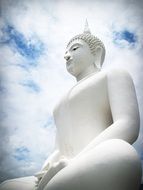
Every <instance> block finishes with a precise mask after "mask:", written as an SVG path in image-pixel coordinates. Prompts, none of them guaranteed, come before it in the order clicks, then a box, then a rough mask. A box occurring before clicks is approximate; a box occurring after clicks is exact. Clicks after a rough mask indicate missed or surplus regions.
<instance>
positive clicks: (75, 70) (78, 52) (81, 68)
mask: <svg viewBox="0 0 143 190" xmlns="http://www.w3.org/2000/svg"><path fill="white" fill-rule="evenodd" d="M64 58H65V59H66V68H67V71H68V72H69V73H70V74H72V75H73V76H75V77H77V76H78V75H80V74H81V73H82V72H85V70H86V69H87V68H88V67H89V66H91V64H94V59H95V57H94V55H92V54H91V50H90V48H89V45H88V44H87V43H86V42H84V41H83V40H81V39H76V40H74V41H73V42H72V43H71V44H70V45H69V46H68V47H67V49H66V52H65V56H64Z"/></svg>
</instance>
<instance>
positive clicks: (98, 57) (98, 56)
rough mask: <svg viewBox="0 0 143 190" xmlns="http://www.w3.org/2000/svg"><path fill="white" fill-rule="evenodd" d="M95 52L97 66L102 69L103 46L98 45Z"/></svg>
mask: <svg viewBox="0 0 143 190" xmlns="http://www.w3.org/2000/svg"><path fill="white" fill-rule="evenodd" d="M95 52H96V53H95V66H96V67H97V69H99V70H100V69H101V66H102V48H101V47H99V46H98V47H97V48H96V51H95Z"/></svg>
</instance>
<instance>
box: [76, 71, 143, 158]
mask: <svg viewBox="0 0 143 190" xmlns="http://www.w3.org/2000/svg"><path fill="white" fill-rule="evenodd" d="M107 84H108V96H109V104H110V107H111V113H112V118H113V124H112V125H110V126H109V127H108V128H107V129H106V130H104V131H103V132H102V133H101V134H100V135H98V136H97V137H96V138H95V139H94V140H93V141H92V142H91V143H90V144H89V145H88V146H87V147H86V148H85V149H84V150H83V151H82V152H81V153H80V154H79V155H81V154H82V153H84V152H86V151H88V150H91V149H92V148H94V147H95V146H97V145H98V144H100V143H102V142H103V141H106V140H109V139H122V140H124V141H126V142H128V143H130V144H132V143H134V142H135V140H136V139H137V137H138V134H139V123H140V119H139V111H138V104H137V99H136V93H135V89H134V85H133V82H132V79H131V77H130V75H129V74H128V73H127V72H125V71H113V72H110V73H108V75H107Z"/></svg>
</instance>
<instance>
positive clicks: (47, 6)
mask: <svg viewBox="0 0 143 190" xmlns="http://www.w3.org/2000/svg"><path fill="white" fill-rule="evenodd" d="M0 7H1V10H0V57H1V61H0V101H1V102H0V103H1V107H0V142H1V146H0V172H1V173H0V181H3V180H4V179H8V178H14V177H18V176H19V177H20V176H25V175H32V174H34V173H35V172H37V171H38V170H39V169H40V168H41V166H42V164H43V163H44V160H45V159H46V158H47V157H48V156H49V155H50V153H51V152H52V151H53V149H54V140H55V132H56V128H55V124H54V120H53V116H52V111H53V109H54V106H55V105H56V104H57V102H58V101H59V100H60V98H61V97H62V96H63V95H64V94H65V93H66V92H67V91H68V90H69V89H70V88H71V87H72V86H73V85H74V84H75V83H76V80H75V79H74V78H73V77H72V76H70V75H69V74H68V73H67V71H66V67H65V61H64V58H63V56H64V51H65V47H66V44H67V43H68V41H69V40H70V39H71V38H72V37H73V36H74V35H76V34H79V33H82V32H83V28H84V22H85V19H86V18H87V19H88V22H89V25H90V29H91V32H92V34H94V35H96V36H98V37H99V38H100V39H101V40H102V41H103V42H104V44H105V47H106V58H105V62H104V65H103V70H110V69H111V68H124V69H126V70H127V71H129V72H130V74H131V75H132V78H133V80H134V84H135V88H136V93H137V98H138V102H139V109H140V117H141V129H140V135H139V138H138V140H137V142H136V143H135V145H134V146H135V148H136V149H137V151H138V153H139V155H140V157H141V158H142V159H143V108H142V106H141V105H142V103H143V95H142V91H143V87H142V84H141V81H142V80H143V64H142V60H143V52H142V49H143V32H142V31H143V27H142V21H143V19H142V18H143V13H142V9H143V3H142V2H141V1H135V0H132V1H131V0H121V1H114V2H111V1H107V0H103V1H99V0H95V1H82V5H81V2H80V1H74V0H73V1H64V0H63V1H56V0H55V1H50V0H41V1H38V0H32V1H28V0H23V1H20V0H13V1H10V0H2V1H1V6H0ZM73 10H74V13H73Z"/></svg>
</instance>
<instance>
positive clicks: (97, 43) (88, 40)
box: [67, 20, 105, 65]
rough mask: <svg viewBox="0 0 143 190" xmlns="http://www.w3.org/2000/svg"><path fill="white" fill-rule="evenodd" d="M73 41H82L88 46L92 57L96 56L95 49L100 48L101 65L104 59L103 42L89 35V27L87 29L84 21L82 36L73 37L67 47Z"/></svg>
mask: <svg viewBox="0 0 143 190" xmlns="http://www.w3.org/2000/svg"><path fill="white" fill-rule="evenodd" d="M74 40H83V41H84V42H86V43H87V44H88V45H89V48H90V50H91V53H92V54H93V55H96V48H97V47H100V48H102V58H101V65H102V63H103V61H104V58H105V46H104V44H103V42H102V41H101V40H100V39H99V38H97V37H95V36H94V35H92V34H91V32H90V30H89V27H88V22H87V20H86V23H85V28H84V32H83V33H82V34H78V35H76V36H74V37H73V38H72V39H71V40H70V41H69V43H68V45H67V47H68V46H69V45H70V44H71V43H72V42H73V41H74Z"/></svg>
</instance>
